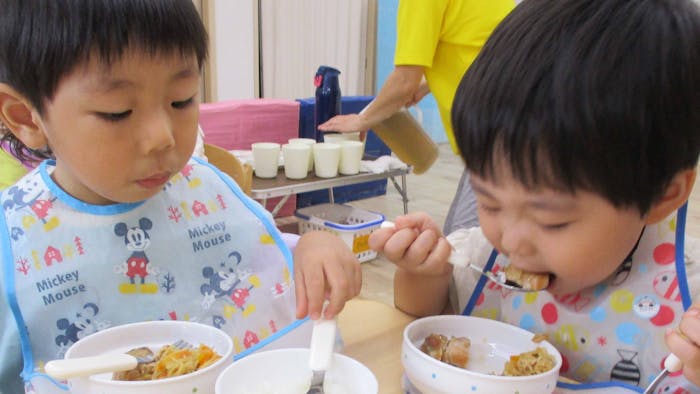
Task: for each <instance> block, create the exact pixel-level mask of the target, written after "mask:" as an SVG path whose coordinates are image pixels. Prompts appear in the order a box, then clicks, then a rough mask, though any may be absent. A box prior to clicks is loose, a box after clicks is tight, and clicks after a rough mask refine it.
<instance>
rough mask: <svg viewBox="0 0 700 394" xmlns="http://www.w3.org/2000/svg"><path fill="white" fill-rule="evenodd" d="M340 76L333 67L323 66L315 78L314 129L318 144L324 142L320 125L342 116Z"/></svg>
mask: <svg viewBox="0 0 700 394" xmlns="http://www.w3.org/2000/svg"><path fill="white" fill-rule="evenodd" d="M339 74H340V71H338V70H336V69H335V68H333V67H328V66H321V67H319V68H318V71H316V76H315V77H314V85H315V86H316V102H315V106H314V128H315V129H316V141H318V142H323V132H322V131H320V130H319V129H318V125H320V124H322V123H324V122H325V121H327V120H328V119H330V118H332V117H334V116H336V115H339V114H340V109H341V100H340V98H341V94H340V83H339V82H338V75H339Z"/></svg>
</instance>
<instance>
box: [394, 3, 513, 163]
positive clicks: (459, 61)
mask: <svg viewBox="0 0 700 394" xmlns="http://www.w3.org/2000/svg"><path fill="white" fill-rule="evenodd" d="M514 6H515V1H514V0H400V1H399V10H398V17H397V40H396V52H395V55H394V64H395V65H397V66H400V65H413V66H424V67H425V78H426V80H427V81H428V85H429V86H430V91H431V93H432V94H433V96H434V97H435V101H437V104H438V108H439V110H440V117H441V118H442V123H443V125H444V126H445V131H446V132H447V139H448V140H449V141H450V145H451V146H452V149H453V150H454V151H455V153H457V152H458V149H457V145H456V143H455V138H454V132H453V131H452V123H451V121H450V109H451V108H452V100H453V99H454V95H455V91H456V90H457V86H458V85H459V82H460V81H461V79H462V75H464V72H465V71H466V70H467V68H468V67H469V65H471V63H472V62H473V61H474V59H475V58H476V55H477V54H478V53H479V50H481V47H482V46H483V45H484V43H485V42H486V39H487V38H488V37H489V35H490V34H491V32H492V31H493V29H494V28H495V27H496V25H498V23H499V22H500V21H501V20H502V19H503V18H504V17H505V16H506V15H507V14H508V13H509V12H510V11H511V10H512V9H513V7H514Z"/></svg>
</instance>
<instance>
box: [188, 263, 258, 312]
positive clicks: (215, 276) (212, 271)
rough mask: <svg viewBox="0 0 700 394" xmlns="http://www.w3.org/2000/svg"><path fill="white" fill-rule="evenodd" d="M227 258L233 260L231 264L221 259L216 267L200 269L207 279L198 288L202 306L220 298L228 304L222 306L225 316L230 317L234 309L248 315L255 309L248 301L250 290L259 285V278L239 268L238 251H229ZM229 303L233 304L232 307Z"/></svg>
mask: <svg viewBox="0 0 700 394" xmlns="http://www.w3.org/2000/svg"><path fill="white" fill-rule="evenodd" d="M228 260H229V261H233V264H229V263H227V261H222V262H221V263H219V266H218V267H204V268H203V269H202V276H204V278H205V279H206V280H207V282H206V283H204V284H203V285H201V286H200V289H199V290H200V293H201V294H202V295H203V296H204V298H203V300H202V307H203V308H204V309H209V308H211V307H212V305H213V304H214V301H216V300H217V299H222V300H226V302H227V303H228V304H229V305H225V306H224V315H225V316H226V317H231V315H233V313H235V312H236V310H239V311H241V312H242V314H243V316H248V315H249V314H251V313H253V312H254V311H255V305H254V304H251V303H250V302H249V297H250V296H251V292H250V291H251V290H252V289H253V288H255V287H259V286H260V279H259V278H258V276H257V275H254V274H251V273H250V272H249V271H248V270H245V269H241V268H239V265H240V264H241V254H240V253H238V252H235V251H234V252H231V253H229V255H228ZM244 281H246V282H248V283H245V282H244ZM230 304H233V307H232V306H231V305H230ZM219 318H221V317H219ZM219 323H221V322H219Z"/></svg>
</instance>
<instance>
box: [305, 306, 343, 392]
mask: <svg viewBox="0 0 700 394" xmlns="http://www.w3.org/2000/svg"><path fill="white" fill-rule="evenodd" d="M336 330H337V322H336V319H324V318H320V319H318V320H316V321H315V322H314V328H313V331H312V332H311V346H310V349H309V367H310V368H311V371H312V372H313V376H312V378H311V387H310V388H309V391H307V392H306V394H323V380H324V378H325V374H326V370H328V367H329V366H330V364H331V359H332V358H333V345H334V344H335V332H336Z"/></svg>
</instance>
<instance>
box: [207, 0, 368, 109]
mask: <svg viewBox="0 0 700 394" xmlns="http://www.w3.org/2000/svg"><path fill="white" fill-rule="evenodd" d="M194 1H195V4H197V3H199V4H198V6H199V7H200V9H201V13H202V17H203V20H204V21H205V24H206V25H207V29H208V31H209V36H210V43H211V45H210V60H209V62H208V64H207V66H206V67H205V76H204V77H205V78H204V80H205V82H204V91H205V94H204V96H203V98H204V101H220V100H227V99H236V98H254V97H261V96H264V97H274V98H300V97H309V96H312V95H313V91H314V88H313V75H314V73H315V71H316V68H317V67H318V66H319V65H321V64H328V65H332V66H336V67H338V68H339V69H340V70H341V72H342V74H341V78H342V79H341V89H343V94H345V95H359V94H373V93H374V85H375V84H374V79H375V70H374V69H375V42H376V19H377V18H376V7H377V0H352V1H348V0H294V1H289V0H194ZM259 9H260V10H261V15H262V16H261V17H260V18H259V16H258V10H259ZM314 13H316V14H314ZM348 13H351V14H352V15H351V16H348ZM319 15H320V16H322V17H319ZM258 20H261V21H262V24H260V25H259V24H258ZM329 21H330V23H329ZM259 31H262V44H261V45H259V44H258V41H259V39H260V37H261V36H260V35H259V34H258V33H259ZM318 37H321V38H322V39H315V38H318ZM260 46H262V54H263V56H262V67H260V65H261V63H260V62H259V48H260ZM261 77H262V85H263V88H264V91H263V92H262V93H261V92H260V82H261V80H260V78H261Z"/></svg>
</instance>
